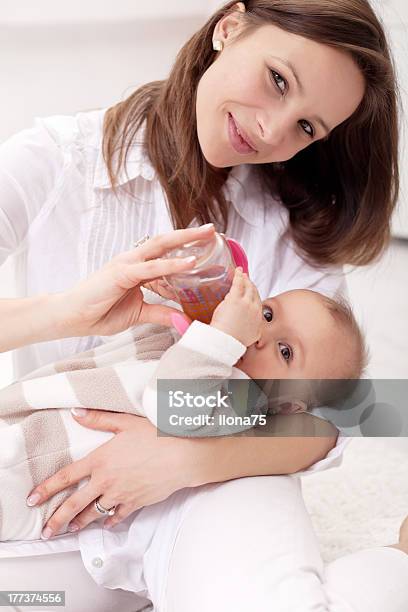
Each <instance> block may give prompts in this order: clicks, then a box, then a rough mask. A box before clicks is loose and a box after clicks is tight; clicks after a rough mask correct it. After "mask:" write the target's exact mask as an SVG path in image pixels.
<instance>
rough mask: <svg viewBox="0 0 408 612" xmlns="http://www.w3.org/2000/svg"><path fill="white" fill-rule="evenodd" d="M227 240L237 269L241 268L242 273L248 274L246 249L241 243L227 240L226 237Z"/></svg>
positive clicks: (230, 239) (231, 239)
mask: <svg viewBox="0 0 408 612" xmlns="http://www.w3.org/2000/svg"><path fill="white" fill-rule="evenodd" d="M225 239H226V241H227V243H228V246H229V248H230V251H231V255H232V258H233V260H234V263H235V265H236V266H237V267H238V266H241V268H242V271H243V272H246V274H248V258H247V256H246V254H245V251H244V249H243V248H242V246H241V245H240V244H239V242H237V241H236V240H234V239H233V238H227V237H226V236H225Z"/></svg>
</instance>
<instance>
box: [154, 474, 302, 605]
mask: <svg viewBox="0 0 408 612" xmlns="http://www.w3.org/2000/svg"><path fill="white" fill-rule="evenodd" d="M300 502H302V498H301V489H300V486H299V482H298V481H297V479H294V478H292V477H290V476H273V477H269V476H266V477H263V476H259V477H251V478H240V479H236V480H231V481H228V482H225V483H222V484H216V485H211V487H209V488H206V490H205V491H203V493H202V494H201V495H199V496H198V497H197V499H196V500H195V501H194V503H193V504H192V506H191V507H190V509H189V511H188V513H187V515H186V517H185V518H184V520H183V523H182V525H181V527H180V530H179V532H178V535H177V539H176V542H175V546H174V549H173V553H172V556H171V559H170V564H169V572H168V576H167V584H166V585H165V586H164V592H163V600H164V603H163V607H162V608H159V610H160V612H162V610H163V612H164V611H166V612H176V611H177V612H187V611H191V610H192V609H194V610H195V611H196V612H201V611H204V610H209V609H211V610H213V611H214V612H216V611H218V610H220V611H221V610H225V609H233V610H234V611H236V612H240V611H241V610H242V611H243V610H246V611H247V610H248V609H250V608H251V607H252V608H253V604H254V601H257V603H258V604H260V602H261V601H262V602H263V603H266V601H267V600H268V599H269V598H270V597H272V593H273V591H274V589H275V587H276V584H275V586H274V584H273V583H274V579H273V577H278V575H280V572H282V571H284V565H285V562H286V561H285V560H287V558H288V553H289V554H290V551H291V547H293V546H294V545H295V544H294V541H295V540H293V544H291V537H292V535H293V528H294V521H296V520H297V518H296V517H297V516H298V515H302V512H300V513H299V503H300ZM292 553H293V550H292ZM254 593H256V596H255V595H254ZM257 609H260V608H257ZM265 609H267V608H265Z"/></svg>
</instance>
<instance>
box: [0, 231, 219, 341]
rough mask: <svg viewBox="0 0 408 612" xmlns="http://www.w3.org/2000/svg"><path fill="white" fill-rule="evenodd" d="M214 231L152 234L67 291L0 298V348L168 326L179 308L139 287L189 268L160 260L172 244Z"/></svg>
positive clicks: (188, 264)
mask: <svg viewBox="0 0 408 612" xmlns="http://www.w3.org/2000/svg"><path fill="white" fill-rule="evenodd" d="M213 232H214V226H213V225H212V224H210V225H208V226H200V227H198V228H189V229H185V230H174V231H172V232H168V233H167V234H162V235H160V236H155V237H153V238H150V240H148V241H147V242H145V243H144V244H143V245H141V246H139V247H138V248H136V249H132V250H130V251H125V252H123V253H120V254H119V255H116V257H114V258H113V259H112V260H111V261H110V262H108V263H107V264H105V265H104V266H103V268H101V269H100V270H98V271H97V272H95V273H94V274H92V275H91V276H89V278H86V279H84V280H81V281H80V282H78V283H77V284H76V285H74V287H72V288H70V289H68V290H67V291H64V292H61V293H55V294H42V295H37V296H33V297H27V298H21V299H19V298H17V299H16V298H10V299H8V298H7V299H2V300H0V352H3V351H8V350H11V349H14V348H18V347H19V346H22V345H26V344H32V343H34V342H44V341H47V340H54V339H56V338H67V337H75V336H90V335H91V336H92V335H103V336H104V335H107V336H109V335H112V334H115V333H117V332H121V331H123V330H125V329H128V328H129V327H131V326H132V325H136V323H158V324H161V325H171V319H170V316H171V313H172V312H179V311H178V310H177V311H175V309H174V308H170V307H166V306H162V305H160V304H147V303H146V302H144V301H143V293H142V291H141V289H140V286H139V285H140V284H141V283H142V282H146V281H147V282H148V281H149V280H151V279H155V278H157V277H160V276H163V275H166V274H172V273H177V272H179V271H180V270H183V271H184V270H188V269H191V268H192V267H193V266H194V261H188V259H181V258H177V259H159V258H160V257H162V256H163V255H164V254H165V253H166V251H167V250H170V249H172V248H174V246H180V245H182V244H184V243H185V242H188V241H189V240H196V239H198V238H199V237H200V238H201V237H202V236H204V237H209V236H211V235H212V234H213ZM0 247H1V244H0Z"/></svg>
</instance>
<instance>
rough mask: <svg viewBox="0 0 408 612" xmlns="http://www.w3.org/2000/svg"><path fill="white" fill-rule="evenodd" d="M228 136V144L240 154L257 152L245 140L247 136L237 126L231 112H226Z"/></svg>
mask: <svg viewBox="0 0 408 612" xmlns="http://www.w3.org/2000/svg"><path fill="white" fill-rule="evenodd" d="M227 117H228V136H229V140H230V144H231V146H232V148H233V149H234V150H235V151H236V152H237V153H240V154H241V155H248V154H249V153H257V150H256V149H255V148H254V147H253V146H251V144H249V142H247V140H246V138H248V137H247V136H246V134H245V138H244V137H243V136H244V132H243V130H242V128H240V127H238V126H237V124H236V122H235V120H234V117H233V116H232V115H231V113H228V115H227Z"/></svg>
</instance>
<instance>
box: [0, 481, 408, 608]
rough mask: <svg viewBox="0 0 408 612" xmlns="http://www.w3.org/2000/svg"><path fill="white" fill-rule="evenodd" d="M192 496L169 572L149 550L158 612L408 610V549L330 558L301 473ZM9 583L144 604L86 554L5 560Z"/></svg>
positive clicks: (92, 604) (0, 564)
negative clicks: (109, 581) (160, 569)
mask: <svg viewBox="0 0 408 612" xmlns="http://www.w3.org/2000/svg"><path fill="white" fill-rule="evenodd" d="M194 495H195V499H194V502H193V503H192V504H191V505H190V509H189V510H188V513H187V514H186V516H185V518H184V520H183V522H182V524H181V526H180V528H179V530H178V533H176V534H175V535H174V546H173V548H172V552H171V555H170V558H169V564H168V571H167V573H166V575H162V576H157V575H155V573H154V560H153V559H152V558H151V556H149V555H147V561H148V562H149V563H150V565H151V566H150V567H145V570H146V572H145V577H146V582H147V586H148V589H149V595H150V598H151V600H152V601H153V604H154V610H155V612H192V611H194V612H229V611H234V612H249V611H250V610H256V611H257V612H264V611H265V612H384V611H386V612H407V610H408V555H406V554H405V553H403V552H401V551H399V550H396V549H394V548H387V547H381V548H380V547H378V548H377V547H376V548H371V549H368V550H363V551H361V552H357V553H354V554H350V555H346V556H344V557H342V558H341V559H338V560H336V561H334V562H332V563H329V564H327V565H324V563H323V561H322V559H321V556H320V553H319V549H318V545H317V541H316V537H315V535H314V532H313V529H312V525H311V521H310V518H309V515H308V513H307V511H306V508H305V505H304V502H303V498H302V494H301V483H300V480H299V478H297V477H292V476H257V477H252V478H240V479H236V480H231V481H228V482H225V483H214V484H211V485H205V486H204V487H198V488H197V489H196V490H194ZM356 520H358V517H356ZM392 543H393V542H390V544H392ZM147 561H146V562H147ZM156 574H157V572H156ZM12 589H15V590H17V589H18V590H23V589H25V590H37V589H38V590H65V591H66V593H67V595H66V600H67V601H66V606H65V608H58V607H55V608H54V607H52V606H51V607H46V608H44V612H45V611H49V612H51V611H54V612H58V610H65V612H82V611H83V612H85V611H86V612H92V611H95V612H96V611H97V612H105V611H106V612H108V611H112V612H115V611H116V610H117V611H118V612H134V611H135V610H138V609H141V608H142V607H143V603H141V600H140V599H139V598H138V597H137V596H136V595H135V594H133V593H130V592H127V591H123V590H120V589H115V590H113V589H106V588H104V587H100V586H98V585H97V584H96V583H95V582H94V581H93V579H92V578H91V577H90V575H89V574H88V573H87V571H86V570H85V568H84V566H83V564H82V560H81V555H80V553H79V552H69V553H61V554H49V555H44V556H41V557H23V558H21V557H20V558H17V559H10V560H9V559H0V590H12ZM3 609H4V610H9V611H11V610H14V611H16V610H20V608H18V607H15V608H13V607H10V608H6V607H4V608H3ZM25 610H37V611H38V610H39V608H38V607H35V608H31V607H21V612H24V611H25Z"/></svg>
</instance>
